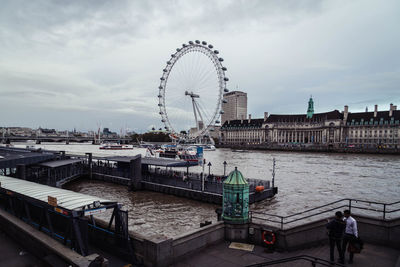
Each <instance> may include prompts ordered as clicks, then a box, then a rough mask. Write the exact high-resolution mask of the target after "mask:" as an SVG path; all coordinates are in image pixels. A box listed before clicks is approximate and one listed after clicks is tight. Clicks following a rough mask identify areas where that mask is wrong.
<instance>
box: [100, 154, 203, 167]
mask: <svg viewBox="0 0 400 267" xmlns="http://www.w3.org/2000/svg"><path fill="white" fill-rule="evenodd" d="M140 157H141V155H140V154H138V155H136V156H130V157H128V156H110V157H93V158H94V159H98V160H109V161H115V162H123V163H130V162H131V160H135V159H138V158H140ZM141 161H142V165H153V166H160V167H187V166H188V163H187V162H186V161H183V160H175V159H169V158H151V157H142V159H141ZM194 165H197V163H195V162H189V166H194Z"/></svg>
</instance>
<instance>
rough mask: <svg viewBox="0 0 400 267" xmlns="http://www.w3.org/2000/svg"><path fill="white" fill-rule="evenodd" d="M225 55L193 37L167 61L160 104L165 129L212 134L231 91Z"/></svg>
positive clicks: (180, 134) (184, 135) (181, 134)
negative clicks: (227, 85)
mask: <svg viewBox="0 0 400 267" xmlns="http://www.w3.org/2000/svg"><path fill="white" fill-rule="evenodd" d="M223 61H224V60H223V58H222V57H220V56H219V51H218V50H216V49H214V47H213V45H211V44H207V42H205V41H199V40H196V41H189V42H188V43H187V44H182V46H181V47H179V48H177V49H176V51H174V53H173V54H171V57H170V59H169V60H168V61H167V62H166V66H165V68H164V69H163V73H162V76H161V78H160V86H159V88H158V89H159V94H158V99H159V101H158V107H159V114H160V116H161V121H162V123H163V124H164V127H165V129H166V130H167V131H168V132H169V133H170V134H171V136H173V138H176V139H186V140H187V139H189V140H196V139H201V138H203V137H207V136H209V135H210V132H211V131H213V130H214V126H215V125H216V124H219V123H220V121H219V117H220V115H221V114H223V112H224V111H223V110H222V109H221V108H222V102H223V101H225V100H224V99H223V93H224V92H228V91H229V90H228V89H227V88H226V82H227V81H228V78H227V77H225V72H226V70H227V69H226V67H224V66H223V65H222V62H223Z"/></svg>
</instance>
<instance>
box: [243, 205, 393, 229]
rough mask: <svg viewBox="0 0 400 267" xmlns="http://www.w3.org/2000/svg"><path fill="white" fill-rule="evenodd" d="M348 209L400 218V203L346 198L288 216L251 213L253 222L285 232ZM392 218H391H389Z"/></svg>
mask: <svg viewBox="0 0 400 267" xmlns="http://www.w3.org/2000/svg"><path fill="white" fill-rule="evenodd" d="M340 209H348V210H351V212H352V213H354V210H357V214H358V213H360V214H362V213H363V212H364V214H365V215H368V216H371V215H372V216H374V217H380V218H382V220H388V219H394V218H399V217H400V201H397V202H393V203H380V202H374V201H366V200H359V199H351V198H344V199H340V200H337V201H334V202H331V203H328V204H325V205H322V206H318V207H315V208H311V209H308V210H305V211H302V212H298V213H294V214H291V215H287V216H280V215H276V214H270V213H266V212H259V211H251V212H250V215H251V220H252V221H262V222H264V223H265V222H268V223H269V224H271V225H273V226H275V227H277V228H279V229H281V230H283V229H288V228H290V227H291V226H295V225H296V223H299V222H302V223H304V221H308V222H309V221H310V220H319V219H324V218H326V214H329V215H332V212H334V211H337V210H340ZM388 217H390V218H388Z"/></svg>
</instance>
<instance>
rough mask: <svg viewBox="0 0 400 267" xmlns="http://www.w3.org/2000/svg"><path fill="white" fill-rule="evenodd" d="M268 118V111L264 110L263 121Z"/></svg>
mask: <svg viewBox="0 0 400 267" xmlns="http://www.w3.org/2000/svg"><path fill="white" fill-rule="evenodd" d="M267 119H268V112H264V121H267Z"/></svg>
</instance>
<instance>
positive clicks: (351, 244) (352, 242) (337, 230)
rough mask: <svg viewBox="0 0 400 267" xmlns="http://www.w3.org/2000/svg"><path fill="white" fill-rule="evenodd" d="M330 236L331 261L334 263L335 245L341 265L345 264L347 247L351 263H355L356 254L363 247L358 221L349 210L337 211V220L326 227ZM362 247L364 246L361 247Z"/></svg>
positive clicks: (333, 220)
mask: <svg viewBox="0 0 400 267" xmlns="http://www.w3.org/2000/svg"><path fill="white" fill-rule="evenodd" d="M326 228H327V229H328V235H329V247H330V260H331V262H333V261H334V260H335V259H334V250H335V245H336V247H337V250H338V253H339V263H342V264H344V260H345V254H346V247H347V250H348V251H349V254H350V257H349V263H350V264H351V263H353V258H354V252H356V253H359V252H360V249H361V247H360V246H359V245H360V243H359V242H360V240H359V238H358V229H357V221H356V220H355V219H354V218H353V217H352V216H351V214H350V211H349V210H345V211H344V212H343V213H342V212H341V211H337V212H336V213H335V218H334V219H332V220H331V221H329V222H328V224H327V225H326ZM361 246H362V245H361Z"/></svg>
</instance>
